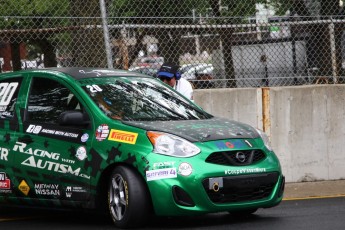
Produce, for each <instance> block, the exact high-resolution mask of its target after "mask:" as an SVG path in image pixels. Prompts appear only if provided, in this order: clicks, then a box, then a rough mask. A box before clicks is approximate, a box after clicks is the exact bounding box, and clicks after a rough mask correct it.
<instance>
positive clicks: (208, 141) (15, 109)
mask: <svg viewBox="0 0 345 230" xmlns="http://www.w3.org/2000/svg"><path fill="white" fill-rule="evenodd" d="M0 136H1V137H2V138H1V140H0V203H1V205H2V206H4V205H16V206H35V207H36V206H40V207H42V206H43V207H47V208H57V207H61V208H66V207H67V208H83V209H95V210H99V211H98V212H103V211H106V212H107V213H108V214H109V215H110V217H111V218H112V220H113V221H114V223H115V225H116V227H120V228H128V227H138V226H142V225H144V224H145V222H146V221H147V220H149V219H150V216H152V215H153V214H155V215H158V216H179V215H195V214H204V213H212V212H224V211H226V212H230V213H232V214H248V213H253V212H255V211H256V210H257V209H258V208H269V207H273V206H276V205H278V204H279V203H280V202H281V200H282V198H283V192H284V184H285V181H284V176H283V175H282V171H281V166H280V163H279V160H278V158H277V156H276V155H275V154H274V152H273V150H272V149H271V146H270V144H269V141H268V138H267V136H266V135H265V134H264V133H263V132H261V131H259V130H257V129H255V128H253V127H251V126H249V125H246V124H243V123H240V122H236V121H231V120H227V119H224V118H219V117H214V116H212V115H210V114H209V113H207V112H205V111H204V110H202V109H201V108H200V107H199V106H197V105H195V104H194V103H193V102H191V101H189V100H187V99H186V98H184V97H183V96H182V95H181V94H179V93H177V92H176V91H174V90H173V89H171V88H170V87H169V86H168V85H166V84H164V83H163V82H161V81H159V80H157V79H155V78H153V77H150V76H147V75H143V74H140V73H136V72H129V71H122V70H113V69H102V68H48V69H37V70H26V71H18V72H12V73H4V74H1V75H0Z"/></svg>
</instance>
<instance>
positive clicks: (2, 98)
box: [0, 82, 18, 111]
mask: <svg viewBox="0 0 345 230" xmlns="http://www.w3.org/2000/svg"><path fill="white" fill-rule="evenodd" d="M17 87H18V82H11V83H8V82H3V83H0V111H4V110H5V109H6V107H7V106H8V105H9V104H10V102H11V100H12V97H13V94H14V93H15V92H16V89H17Z"/></svg>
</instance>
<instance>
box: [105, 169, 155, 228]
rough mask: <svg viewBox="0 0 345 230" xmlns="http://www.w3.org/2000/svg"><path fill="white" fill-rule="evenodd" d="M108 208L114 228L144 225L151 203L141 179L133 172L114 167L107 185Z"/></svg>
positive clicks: (149, 212)
mask: <svg viewBox="0 0 345 230" xmlns="http://www.w3.org/2000/svg"><path fill="white" fill-rule="evenodd" d="M108 207H109V212H110V216H111V218H112V220H113V221H114V224H115V225H116V227H119V228H132V227H139V226H143V225H145V223H146V222H147V220H148V218H149V215H150V214H151V201H150V196H149V192H148V189H147V187H146V184H145V182H144V180H143V179H142V177H141V176H140V175H139V174H138V173H137V172H136V171H134V170H132V169H130V168H128V167H124V166H119V167H116V168H115V169H114V170H113V172H112V173H111V176H110V178H109V183H108Z"/></svg>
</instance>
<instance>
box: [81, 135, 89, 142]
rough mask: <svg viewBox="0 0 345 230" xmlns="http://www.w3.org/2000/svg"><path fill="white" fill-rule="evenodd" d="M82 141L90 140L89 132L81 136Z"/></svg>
mask: <svg viewBox="0 0 345 230" xmlns="http://www.w3.org/2000/svg"><path fill="white" fill-rule="evenodd" d="M80 140H81V142H83V143H84V142H87V140H89V134H87V133H84V134H83V135H82V136H81V137H80Z"/></svg>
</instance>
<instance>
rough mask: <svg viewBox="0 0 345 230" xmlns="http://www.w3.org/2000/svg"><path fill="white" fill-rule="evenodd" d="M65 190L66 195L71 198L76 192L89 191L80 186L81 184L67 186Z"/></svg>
mask: <svg viewBox="0 0 345 230" xmlns="http://www.w3.org/2000/svg"><path fill="white" fill-rule="evenodd" d="M65 192H66V197H67V198H70V197H72V195H73V194H75V193H86V192H87V191H86V189H85V188H84V187H80V186H67V187H66V190H65Z"/></svg>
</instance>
